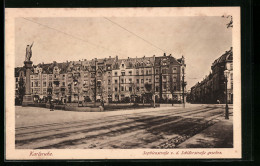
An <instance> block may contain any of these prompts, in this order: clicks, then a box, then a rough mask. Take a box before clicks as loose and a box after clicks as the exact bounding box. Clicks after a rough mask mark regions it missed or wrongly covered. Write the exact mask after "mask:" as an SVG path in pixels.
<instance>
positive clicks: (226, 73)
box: [224, 69, 229, 119]
mask: <svg viewBox="0 0 260 166" xmlns="http://www.w3.org/2000/svg"><path fill="white" fill-rule="evenodd" d="M224 75H225V82H226V112H225V119H229V113H228V92H227V82H228V76H229V71H228V70H227V69H226V70H225V71H224Z"/></svg>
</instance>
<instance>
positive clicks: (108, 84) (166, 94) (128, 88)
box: [16, 56, 186, 102]
mask: <svg viewBox="0 0 260 166" xmlns="http://www.w3.org/2000/svg"><path fill="white" fill-rule="evenodd" d="M156 58H159V59H162V61H163V63H165V65H162V66H160V65H156V64H155V59H156ZM172 62H174V63H172ZM64 66H65V67H64ZM182 67H184V68H185V64H184V62H181V61H177V60H176V59H175V58H174V57H172V56H162V57H155V56H153V57H143V58H128V59H118V58H115V59H113V60H112V59H111V58H109V59H108V60H105V59H93V60H91V61H86V60H84V61H75V62H70V63H68V62H67V63H66V64H65V63H56V62H54V63H52V64H44V65H43V64H42V65H37V66H34V70H33V73H32V75H31V85H32V88H31V92H32V94H33V95H34V96H38V97H39V98H43V97H52V98H54V99H58V100H62V101H63V102H71V101H78V100H80V101H84V100H86V99H88V100H91V101H94V100H95V98H96V100H99V99H103V100H105V101H106V102H108V101H121V100H125V99H127V98H128V99H130V100H131V101H132V100H137V98H138V99H139V101H146V100H148V99H149V100H150V99H151V96H152V95H153V94H155V96H157V99H160V98H163V99H164V100H168V99H171V100H173V99H174V100H179V101H180V100H181V95H182V89H181V88H182V87H181V81H182V76H181V75H182V71H181V68H182ZM16 78H17V79H18V80H19V77H16ZM18 80H17V81H16V84H18ZM172 85H174V92H173V91H172V90H171V88H173V86H172ZM16 87H17V85H16ZM146 87H150V89H149V90H148V89H147V88H146ZM17 88H18V87H17ZM17 88H16V90H17ZM95 89H96V91H95ZM185 91H186V90H185ZM172 94H173V95H172ZM158 101H159V100H158Z"/></svg>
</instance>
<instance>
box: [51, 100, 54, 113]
mask: <svg viewBox="0 0 260 166" xmlns="http://www.w3.org/2000/svg"><path fill="white" fill-rule="evenodd" d="M50 111H54V103H53V100H50Z"/></svg>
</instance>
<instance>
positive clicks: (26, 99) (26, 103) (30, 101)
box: [22, 95, 34, 106]
mask: <svg viewBox="0 0 260 166" xmlns="http://www.w3.org/2000/svg"><path fill="white" fill-rule="evenodd" d="M32 104H34V102H33V97H32V95H24V96H23V103H22V106H29V105H32Z"/></svg>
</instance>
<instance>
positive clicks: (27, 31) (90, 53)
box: [15, 16, 232, 89]
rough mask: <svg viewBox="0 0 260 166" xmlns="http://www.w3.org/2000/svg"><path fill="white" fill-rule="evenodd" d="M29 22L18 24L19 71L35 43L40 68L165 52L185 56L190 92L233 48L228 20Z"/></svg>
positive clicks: (211, 18) (142, 19)
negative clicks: (218, 59)
mask: <svg viewBox="0 0 260 166" xmlns="http://www.w3.org/2000/svg"><path fill="white" fill-rule="evenodd" d="M26 19H29V20H32V21H33V22H31V21H29V20H26ZM26 19H24V18H17V19H16V22H15V28H16V29H15V33H16V34H15V54H16V56H15V57H16V59H15V66H16V67H17V66H23V61H24V59H25V48H26V45H27V44H31V43H32V42H33V41H34V45H33V47H32V58H31V60H32V61H33V63H34V64H35V65H36V64H38V63H42V62H44V63H50V62H53V61H57V62H65V61H67V60H68V61H74V60H82V59H88V60H89V59H92V58H108V57H109V56H111V57H114V56H116V55H118V56H119V58H127V57H136V56H137V57H142V56H144V55H145V56H152V55H157V56H161V55H163V51H162V50H164V51H165V52H166V53H167V54H172V55H173V56H174V57H175V58H180V57H181V56H182V55H183V56H184V57H185V60H186V64H187V66H186V74H187V75H186V80H187V83H188V85H187V88H188V89H190V87H192V86H193V85H194V84H196V82H198V81H201V80H202V79H203V77H205V75H208V74H209V72H210V67H211V64H212V63H213V61H214V60H215V59H217V58H218V57H220V56H221V55H222V54H223V53H224V52H225V51H227V50H229V49H230V47H232V29H231V28H229V29H227V28H226V24H227V23H228V22H229V19H228V18H222V17H206V16H205V17H204V16H203V17H202V16H201V17H152V18H151V17H138V18H134V17H131V18H118V17H117V18H108V19H110V20H111V21H113V22H114V23H112V22H111V21H109V20H107V19H105V18H101V17H100V18H26ZM37 23H38V24H37ZM115 23H116V24H117V25H116V24H115ZM40 24H41V25H40ZM120 26H121V27H123V28H125V29H127V30H129V31H130V32H128V31H127V30H125V29H123V28H121V27H120ZM131 32H132V33H134V34H136V35H138V36H139V37H141V38H142V39H140V38H139V37H137V36H135V35H134V34H132V33H131ZM144 40H145V41H147V42H145V41H144ZM149 43H150V44H149Z"/></svg>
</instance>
